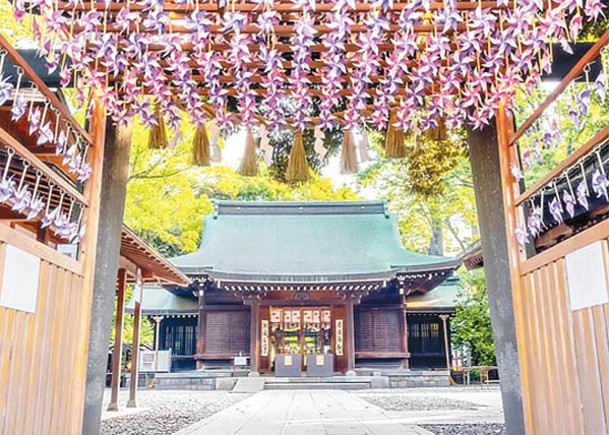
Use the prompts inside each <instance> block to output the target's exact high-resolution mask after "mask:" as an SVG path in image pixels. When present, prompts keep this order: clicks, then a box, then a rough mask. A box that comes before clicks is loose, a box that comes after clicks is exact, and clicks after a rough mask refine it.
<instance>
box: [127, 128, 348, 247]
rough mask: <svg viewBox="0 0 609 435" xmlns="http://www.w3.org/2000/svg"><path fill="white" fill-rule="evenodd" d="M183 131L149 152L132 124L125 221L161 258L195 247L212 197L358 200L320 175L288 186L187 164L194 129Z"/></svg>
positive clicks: (262, 174) (265, 175) (264, 174)
mask: <svg viewBox="0 0 609 435" xmlns="http://www.w3.org/2000/svg"><path fill="white" fill-rule="evenodd" d="M183 132H184V136H183V137H182V138H181V139H180V140H178V141H177V142H176V147H175V149H164V150H151V149H149V148H148V147H147V143H146V138H147V135H146V132H145V129H144V127H143V126H142V125H140V124H136V125H135V126H134V131H133V144H132V149H131V162H130V176H129V183H128V186H127V203H126V210H125V223H126V224H127V225H128V226H130V227H131V228H132V229H133V230H134V231H135V232H137V233H138V234H139V235H140V236H142V237H143V238H144V240H145V241H146V242H148V243H150V244H152V245H153V246H155V247H156V248H157V249H158V250H159V251H161V252H162V253H163V254H164V255H167V256H174V255H178V254H181V253H184V252H191V251H194V250H196V249H197V247H198V244H199V240H200V235H201V230H202V225H203V215H205V214H208V213H211V212H212V211H213V204H212V199H233V200H243V201H308V200H317V201H323V200H354V199H358V196H357V195H356V193H355V192H354V191H353V190H351V189H350V188H348V187H342V188H338V189H337V188H334V187H333V185H332V182H331V181H330V180H329V179H327V178H323V177H320V176H314V177H313V178H312V179H311V180H310V181H308V182H305V183H300V184H296V185H288V184H286V183H282V182H280V181H277V180H276V179H274V178H273V177H271V176H270V175H269V171H268V168H265V167H261V168H260V171H259V173H258V175H256V176H254V177H244V176H241V175H239V174H238V173H237V171H236V170H234V169H232V168H228V167H225V166H212V167H195V166H193V165H192V164H191V146H192V136H193V135H194V128H193V127H192V126H190V125H187V124H186V122H185V123H184V125H183ZM170 140H171V135H170Z"/></svg>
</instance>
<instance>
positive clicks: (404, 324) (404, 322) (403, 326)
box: [400, 294, 410, 369]
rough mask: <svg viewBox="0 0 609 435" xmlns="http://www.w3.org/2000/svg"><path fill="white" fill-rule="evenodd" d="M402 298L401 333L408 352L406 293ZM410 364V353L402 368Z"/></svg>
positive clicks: (406, 367)
mask: <svg viewBox="0 0 609 435" xmlns="http://www.w3.org/2000/svg"><path fill="white" fill-rule="evenodd" d="M400 299H401V300H402V304H401V305H402V312H401V315H402V324H401V325H400V333H401V334H402V349H403V351H404V352H405V353H407V354H408V318H407V317H406V295H404V294H402V295H401V296H400ZM409 365H410V354H409V356H407V357H406V358H404V359H403V360H402V368H403V369H408V368H409Z"/></svg>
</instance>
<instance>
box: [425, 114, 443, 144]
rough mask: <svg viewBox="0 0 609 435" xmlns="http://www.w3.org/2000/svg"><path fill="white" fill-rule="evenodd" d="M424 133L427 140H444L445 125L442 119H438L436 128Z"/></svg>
mask: <svg viewBox="0 0 609 435" xmlns="http://www.w3.org/2000/svg"><path fill="white" fill-rule="evenodd" d="M425 133H426V135H427V138H428V139H429V140H435V141H443V140H446V124H445V123H444V118H438V126H437V127H436V128H430V129H429V130H427V131H426V132H425Z"/></svg>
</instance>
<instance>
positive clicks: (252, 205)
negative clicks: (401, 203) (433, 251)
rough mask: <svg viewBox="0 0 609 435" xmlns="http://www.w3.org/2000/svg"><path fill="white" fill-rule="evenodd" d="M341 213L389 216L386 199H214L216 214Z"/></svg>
mask: <svg viewBox="0 0 609 435" xmlns="http://www.w3.org/2000/svg"><path fill="white" fill-rule="evenodd" d="M250 214H254V215H256V214H263V215H302V214H307V215H320V214H321V215H326V214H332V215H341V214H380V215H384V216H385V217H389V214H388V211H387V201H386V200H359V201H233V200H214V216H215V217H217V216H220V215H250Z"/></svg>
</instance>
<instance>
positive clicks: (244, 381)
mask: <svg viewBox="0 0 609 435" xmlns="http://www.w3.org/2000/svg"><path fill="white" fill-rule="evenodd" d="M262 390H264V379H262V378H239V379H238V380H237V383H236V384H235V387H234V388H233V390H232V391H233V393H258V392H260V391H262Z"/></svg>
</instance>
